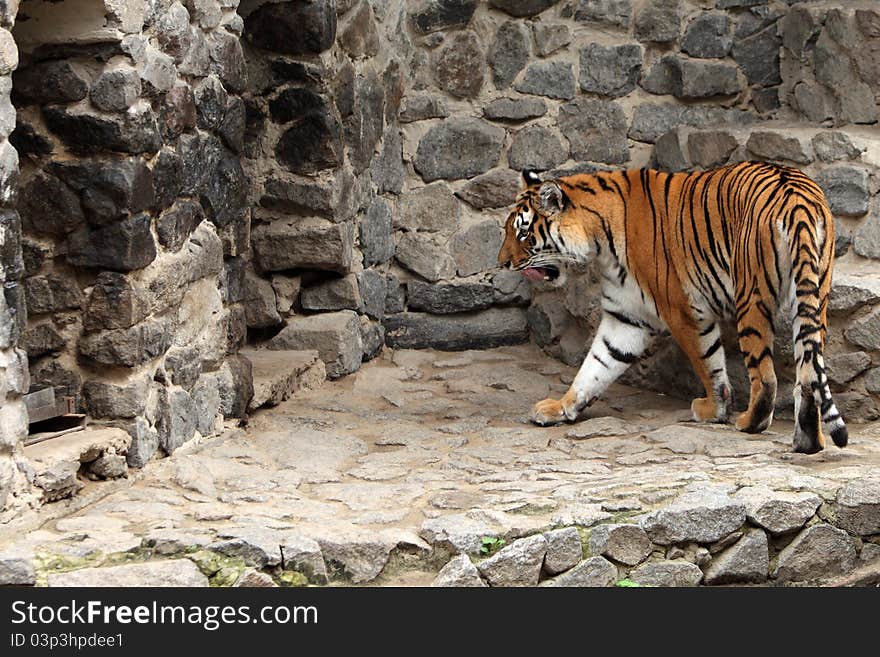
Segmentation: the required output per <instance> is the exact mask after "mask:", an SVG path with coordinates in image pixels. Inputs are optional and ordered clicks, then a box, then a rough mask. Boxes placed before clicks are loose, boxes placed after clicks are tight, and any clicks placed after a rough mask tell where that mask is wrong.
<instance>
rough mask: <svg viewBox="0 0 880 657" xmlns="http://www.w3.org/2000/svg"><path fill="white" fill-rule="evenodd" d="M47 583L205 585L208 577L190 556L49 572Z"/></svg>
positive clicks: (99, 585)
mask: <svg viewBox="0 0 880 657" xmlns="http://www.w3.org/2000/svg"><path fill="white" fill-rule="evenodd" d="M49 586H51V587H61V586H98V587H107V586H126V587H128V586H161V587H172V586H208V578H207V577H205V576H204V575H203V574H202V571H200V570H199V568H198V566H196V565H195V564H194V563H193V562H192V561H190V560H189V559H173V560H171V561H152V562H149V563H132V564H126V565H124V566H109V567H107V568H83V569H81V570H74V571H71V572H69V573H57V574H52V575H49Z"/></svg>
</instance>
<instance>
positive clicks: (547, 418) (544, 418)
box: [529, 399, 567, 427]
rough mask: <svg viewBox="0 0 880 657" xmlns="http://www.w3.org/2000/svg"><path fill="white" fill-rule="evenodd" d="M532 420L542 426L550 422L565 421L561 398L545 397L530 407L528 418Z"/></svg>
mask: <svg viewBox="0 0 880 657" xmlns="http://www.w3.org/2000/svg"><path fill="white" fill-rule="evenodd" d="M529 419H531V421H532V422H534V423H535V424H538V425H540V426H542V427H546V426H549V425H551V424H559V423H560V422H565V420H566V419H567V418H566V417H565V411H564V410H563V409H562V400H561V399H545V400H543V401H539V402H538V403H537V404H535V405H534V406H533V407H532V414H531V416H530V418H529Z"/></svg>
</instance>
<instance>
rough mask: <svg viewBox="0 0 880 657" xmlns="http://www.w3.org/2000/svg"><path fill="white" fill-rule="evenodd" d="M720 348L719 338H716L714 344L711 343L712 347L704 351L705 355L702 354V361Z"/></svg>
mask: <svg viewBox="0 0 880 657" xmlns="http://www.w3.org/2000/svg"><path fill="white" fill-rule="evenodd" d="M720 348H721V338H718V339H717V340H715V342H713V343H712V346H711V347H709V348H708V349H707V350H706V353H705V354H703V360H706V359H707V358H709V357H711V356H712V354H714V353H715V352H716V351H718V350H719V349H720Z"/></svg>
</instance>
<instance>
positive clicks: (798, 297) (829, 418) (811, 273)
mask: <svg viewBox="0 0 880 657" xmlns="http://www.w3.org/2000/svg"><path fill="white" fill-rule="evenodd" d="M815 191H816V198H814V199H810V201H806V200H805V202H804V203H800V204H798V205H796V206H795V207H794V208H793V210H792V211H791V213H790V218H791V221H790V224H789V240H788V241H789V245H790V249H791V251H790V256H791V265H792V284H793V286H794V302H795V304H796V310H795V315H794V321H793V326H792V333H793V340H794V355H795V367H796V368H797V381H796V383H795V386H794V409H795V422H796V424H795V436H794V449H795V451H798V452H805V453H808V454H812V453H815V452H818V451H820V450H822V449H824V448H825V434H828V435H830V436H831V439H832V440H833V441H834V444H835V445H837V446H838V447H845V446H846V444H847V441H848V432H847V429H846V424H844V422H843V418H842V417H841V416H840V411H838V410H837V407H836V406H835V405H834V401H833V400H832V399H831V389H830V387H829V386H828V377H827V376H826V374H825V359H824V356H823V350H824V346H825V332H826V328H827V327H826V313H827V309H828V295H829V293H830V290H831V271H832V266H833V264H834V221H833V218H832V216H831V212H830V211H829V210H828V206H827V204H826V202H825V197H824V194H823V193H822V191H821V190H820V189H819V188H818V187H816V189H815ZM823 429H824V433H823Z"/></svg>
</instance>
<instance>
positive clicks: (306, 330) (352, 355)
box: [267, 310, 363, 379]
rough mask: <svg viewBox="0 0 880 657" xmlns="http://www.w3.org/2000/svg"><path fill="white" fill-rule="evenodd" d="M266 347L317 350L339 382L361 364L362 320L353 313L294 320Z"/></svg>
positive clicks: (344, 312)
mask: <svg viewBox="0 0 880 657" xmlns="http://www.w3.org/2000/svg"><path fill="white" fill-rule="evenodd" d="M267 348H269V349H296V350H302V349H314V350H316V351H317V352H318V354H319V356H320V357H321V360H323V361H324V364H325V366H326V368H327V376H328V377H329V378H331V379H338V378H339V377H341V376H344V375H346V374H351V373H352V372H356V371H357V370H358V368H359V367H360V365H361V357H362V355H363V343H362V342H361V332H360V320H359V319H358V316H357V313H355V312H352V311H351V310H341V311H339V312H332V313H323V314H320V315H311V316H307V317H306V316H298V317H294V318H292V319H291V320H290V321H289V322H288V324H287V326H285V327H284V328H283V329H282V330H281V332H280V333H279V334H278V335H276V336H275V337H274V338H272V339H271V340H270V341H269V342H268V344H267Z"/></svg>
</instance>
